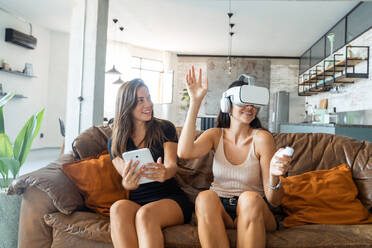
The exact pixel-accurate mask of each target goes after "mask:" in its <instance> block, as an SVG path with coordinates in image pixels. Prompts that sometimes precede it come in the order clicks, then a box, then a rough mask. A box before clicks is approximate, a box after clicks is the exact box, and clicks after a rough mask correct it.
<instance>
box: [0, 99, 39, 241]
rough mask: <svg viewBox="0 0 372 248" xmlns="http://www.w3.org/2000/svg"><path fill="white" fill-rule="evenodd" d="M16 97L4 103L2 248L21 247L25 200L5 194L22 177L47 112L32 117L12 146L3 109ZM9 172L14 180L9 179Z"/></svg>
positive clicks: (0, 124) (0, 126)
mask: <svg viewBox="0 0 372 248" xmlns="http://www.w3.org/2000/svg"><path fill="white" fill-rule="evenodd" d="M14 95H15V93H9V94H7V95H5V96H4V97H2V98H1V99H0V175H1V177H0V216H1V220H0V230H1V232H0V247H17V238H18V219H19V209H20V205H21V196H18V195H17V196H8V195H6V193H5V192H6V189H7V187H8V186H9V184H10V183H11V182H12V181H13V180H14V179H15V178H16V177H17V176H18V173H19V170H20V168H21V166H22V165H23V164H24V162H25V160H26V158H27V155H28V153H29V151H30V149H31V145H32V142H33V140H34V139H35V137H36V135H37V133H38V132H39V129H40V126H41V122H42V120H43V116H44V109H42V110H41V111H40V112H38V113H36V114H34V115H32V116H31V117H30V119H29V120H28V121H27V122H26V124H25V125H24V126H23V128H22V129H21V131H20V132H19V134H18V135H17V137H16V139H15V141H14V143H13V144H12V143H11V142H10V139H9V136H8V135H7V134H6V133H5V126H4V114H3V107H4V105H5V104H6V103H7V102H8V101H9V100H11V99H12V98H13V97H14ZM9 172H10V173H11V174H12V176H13V177H12V178H9V174H10V173H9Z"/></svg>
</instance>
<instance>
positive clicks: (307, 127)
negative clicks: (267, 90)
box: [280, 123, 372, 142]
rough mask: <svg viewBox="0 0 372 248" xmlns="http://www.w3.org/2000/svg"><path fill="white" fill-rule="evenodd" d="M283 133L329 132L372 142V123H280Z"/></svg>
mask: <svg viewBox="0 0 372 248" xmlns="http://www.w3.org/2000/svg"><path fill="white" fill-rule="evenodd" d="M280 132H281V133H329V134H337V135H343V136H347V137H350V138H353V139H357V140H365V141H369V142H372V125H352V124H326V123H285V124H280Z"/></svg>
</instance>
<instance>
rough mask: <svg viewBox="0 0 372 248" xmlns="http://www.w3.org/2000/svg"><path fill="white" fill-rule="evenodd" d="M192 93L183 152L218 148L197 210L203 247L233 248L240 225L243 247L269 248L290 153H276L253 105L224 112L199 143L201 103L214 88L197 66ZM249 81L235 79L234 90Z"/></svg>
mask: <svg viewBox="0 0 372 248" xmlns="http://www.w3.org/2000/svg"><path fill="white" fill-rule="evenodd" d="M186 83H187V89H188V92H189V95H190V98H191V99H190V107H189V110H188V113H187V117H186V121H185V125H184V127H183V130H182V133H181V136H180V139H179V145H178V156H179V157H181V158H185V159H191V158H199V157H201V156H203V155H205V154H207V153H208V152H209V151H210V150H213V151H214V159H213V176H214V180H213V183H212V185H211V187H210V189H209V190H206V191H202V192H200V193H199V195H198V196H197V198H196V202H195V212H196V216H197V221H198V234H199V240H200V242H201V245H202V247H213V248H217V247H229V240H228V237H227V233H226V228H237V247H255V248H257V247H265V242H266V231H272V230H275V229H276V228H277V223H276V220H275V218H274V215H273V213H272V212H271V208H272V207H275V206H278V205H280V203H281V198H282V196H283V190H282V188H281V187H280V178H279V176H281V175H284V174H285V173H286V172H287V170H288V166H289V162H290V158H289V157H288V156H283V157H279V156H275V145H274V140H273V137H272V135H271V134H270V133H269V132H268V131H266V130H264V129H263V128H262V126H261V123H260V121H259V119H258V118H257V112H258V110H259V108H258V107H257V106H255V105H253V104H245V105H244V106H238V105H235V104H232V103H231V101H230V100H229V101H230V102H229V103H230V104H231V107H230V109H229V112H228V113H223V112H221V111H220V113H219V115H218V117H217V128H211V129H208V130H206V131H205V132H203V133H202V134H201V135H200V136H199V138H198V139H197V140H195V141H194V139H193V137H194V132H195V122H196V117H197V114H198V111H199V107H200V104H201V102H202V100H203V98H204V96H205V95H206V93H207V91H208V79H206V80H205V83H204V84H203V83H202V71H201V69H200V70H199V75H198V77H197V76H196V75H195V70H194V67H192V69H191V70H189V71H188V73H187V76H186ZM243 85H247V83H245V82H243V81H235V82H233V83H232V84H231V85H230V86H229V88H233V87H241V86H243Z"/></svg>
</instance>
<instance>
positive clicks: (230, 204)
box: [220, 196, 279, 229]
mask: <svg viewBox="0 0 372 248" xmlns="http://www.w3.org/2000/svg"><path fill="white" fill-rule="evenodd" d="M238 199H239V196H234V197H231V198H225V197H220V200H221V203H222V205H223V207H224V208H225V210H226V212H227V213H228V214H229V215H230V217H231V219H232V220H233V221H234V220H235V219H236V208H237V206H238ZM263 199H264V201H265V202H266V204H267V206H268V207H269V209H270V211H271V212H272V213H273V214H274V209H275V207H273V206H272V205H271V204H270V203H269V202H268V201H267V199H266V197H263ZM274 217H275V216H274ZM275 222H276V229H278V228H279V223H278V221H277V220H275Z"/></svg>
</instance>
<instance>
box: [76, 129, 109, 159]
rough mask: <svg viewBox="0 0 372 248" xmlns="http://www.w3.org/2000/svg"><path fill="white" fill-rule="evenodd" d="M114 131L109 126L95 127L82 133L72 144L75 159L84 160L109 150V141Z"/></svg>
mask: <svg viewBox="0 0 372 248" xmlns="http://www.w3.org/2000/svg"><path fill="white" fill-rule="evenodd" d="M111 134H112V130H111V128H110V127H109V126H93V127H91V128H88V129H87V130H85V131H84V132H82V133H81V134H80V135H79V136H78V137H77V138H76V139H75V140H74V142H73V143H72V154H73V155H74V157H75V159H84V158H88V157H93V156H97V155H99V154H101V153H102V152H104V151H106V150H107V141H108V139H109V138H110V137H111Z"/></svg>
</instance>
